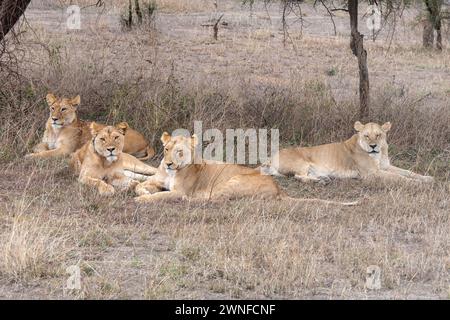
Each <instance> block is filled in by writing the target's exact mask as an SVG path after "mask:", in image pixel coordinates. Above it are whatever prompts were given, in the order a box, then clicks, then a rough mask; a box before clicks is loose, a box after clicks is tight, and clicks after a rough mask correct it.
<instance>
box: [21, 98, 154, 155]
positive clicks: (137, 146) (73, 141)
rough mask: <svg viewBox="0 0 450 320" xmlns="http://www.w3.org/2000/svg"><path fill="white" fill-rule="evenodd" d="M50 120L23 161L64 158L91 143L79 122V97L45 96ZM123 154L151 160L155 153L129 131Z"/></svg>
mask: <svg viewBox="0 0 450 320" xmlns="http://www.w3.org/2000/svg"><path fill="white" fill-rule="evenodd" d="M46 99H47V104H48V105H49V107H50V117H49V118H48V120H47V123H46V125H45V132H44V137H43V138H42V142H41V143H39V144H38V145H36V146H35V147H34V148H33V153H31V154H28V155H27V156H26V157H31V158H51V157H57V156H67V155H70V154H71V153H72V152H75V151H76V150H77V149H79V148H80V147H82V146H83V145H84V144H85V143H86V142H87V141H89V140H90V139H91V133H90V130H89V124H90V122H87V121H82V120H80V119H78V115H77V106H78V105H79V104H80V96H76V97H75V98H72V99H69V98H57V97H55V96H54V95H53V94H52V93H49V94H47V97H46ZM123 152H125V153H129V154H132V155H134V156H136V157H137V158H138V159H140V160H146V159H149V158H150V157H153V155H154V154H155V151H154V150H153V148H152V147H150V146H149V144H148V142H147V141H146V140H145V138H144V137H143V136H142V134H140V133H139V132H137V131H135V130H133V129H128V130H127V134H126V136H125V145H124V148H123Z"/></svg>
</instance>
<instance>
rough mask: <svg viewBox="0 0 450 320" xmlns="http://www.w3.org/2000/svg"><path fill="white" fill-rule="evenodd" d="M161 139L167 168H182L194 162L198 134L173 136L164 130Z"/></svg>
mask: <svg viewBox="0 0 450 320" xmlns="http://www.w3.org/2000/svg"><path fill="white" fill-rule="evenodd" d="M161 141H162V143H163V145H164V167H165V169H166V170H180V169H182V168H184V167H186V166H187V165H189V164H191V163H193V160H194V158H193V154H194V148H195V146H196V145H197V143H198V138H197V135H195V134H194V135H192V137H183V136H176V137H172V136H171V135H170V134H168V133H167V132H164V133H163V134H162V136H161Z"/></svg>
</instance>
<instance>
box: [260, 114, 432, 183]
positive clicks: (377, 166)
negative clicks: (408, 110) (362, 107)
mask: <svg viewBox="0 0 450 320" xmlns="http://www.w3.org/2000/svg"><path fill="white" fill-rule="evenodd" d="M354 127H355V130H356V131H357V133H356V134H355V135H353V136H352V137H351V138H350V139H348V140H346V141H344V142H338V143H331V144H325V145H320V146H315V147H305V148H288V149H283V150H281V151H280V152H279V153H278V165H276V163H275V161H274V158H272V161H270V162H269V163H267V164H265V165H263V166H262V167H261V170H262V172H264V173H266V174H272V175H283V176H285V175H293V176H294V177H295V178H297V179H299V180H301V181H305V182H307V181H317V182H321V183H324V184H326V183H328V182H330V180H331V179H332V178H367V177H371V176H378V177H381V178H383V179H387V180H394V181H395V180H405V181H412V180H416V181H423V182H432V181H433V177H430V176H422V175H420V174H416V173H414V172H411V171H409V170H404V169H401V168H397V167H394V166H393V165H391V164H390V161H389V156H388V144H387V142H386V133H387V132H388V131H389V130H390V128H391V123H390V122H386V123H385V124H383V125H382V126H380V125H378V124H376V123H372V122H371V123H367V124H366V125H363V124H362V123H361V122H359V121H357V122H356V123H355V126H354Z"/></svg>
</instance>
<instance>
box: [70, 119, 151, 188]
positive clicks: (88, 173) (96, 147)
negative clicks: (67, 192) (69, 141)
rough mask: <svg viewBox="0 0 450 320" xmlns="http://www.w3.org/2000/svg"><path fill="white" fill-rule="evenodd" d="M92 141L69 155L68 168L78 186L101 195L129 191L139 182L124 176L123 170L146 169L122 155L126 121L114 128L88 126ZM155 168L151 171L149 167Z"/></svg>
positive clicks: (126, 127)
mask: <svg viewBox="0 0 450 320" xmlns="http://www.w3.org/2000/svg"><path fill="white" fill-rule="evenodd" d="M89 127H90V131H91V135H92V140H91V141H89V142H87V143H86V144H85V145H84V146H83V147H82V148H80V149H78V150H77V151H76V152H75V153H73V154H72V157H71V159H70V166H71V167H72V168H73V169H74V171H75V173H76V174H78V176H79V177H78V179H79V181H80V182H81V183H83V184H86V185H89V186H93V187H96V188H97V189H98V191H99V193H100V194H102V195H111V194H114V191H115V190H114V187H118V188H121V189H132V188H134V187H135V186H136V185H137V184H138V182H137V181H135V180H132V179H130V178H129V177H127V176H126V175H125V172H124V167H134V168H135V171H136V172H139V171H145V170H147V167H148V166H147V165H145V164H144V163H142V162H140V161H139V160H138V159H136V158H134V157H133V156H132V155H129V154H126V153H123V152H122V150H123V146H124V141H125V133H126V131H127V130H128V124H127V123H126V122H122V123H119V124H118V125H117V126H115V127H113V126H107V127H104V126H102V125H98V124H97V123H95V122H92V123H91V124H90V126H89ZM152 169H154V168H152Z"/></svg>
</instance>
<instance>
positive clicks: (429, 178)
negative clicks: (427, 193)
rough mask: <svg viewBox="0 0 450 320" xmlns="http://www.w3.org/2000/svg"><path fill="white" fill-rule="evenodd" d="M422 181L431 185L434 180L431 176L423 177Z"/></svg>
mask: <svg viewBox="0 0 450 320" xmlns="http://www.w3.org/2000/svg"><path fill="white" fill-rule="evenodd" d="M422 181H423V182H426V183H433V182H434V178H433V177H432V176H423V178H422Z"/></svg>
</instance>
